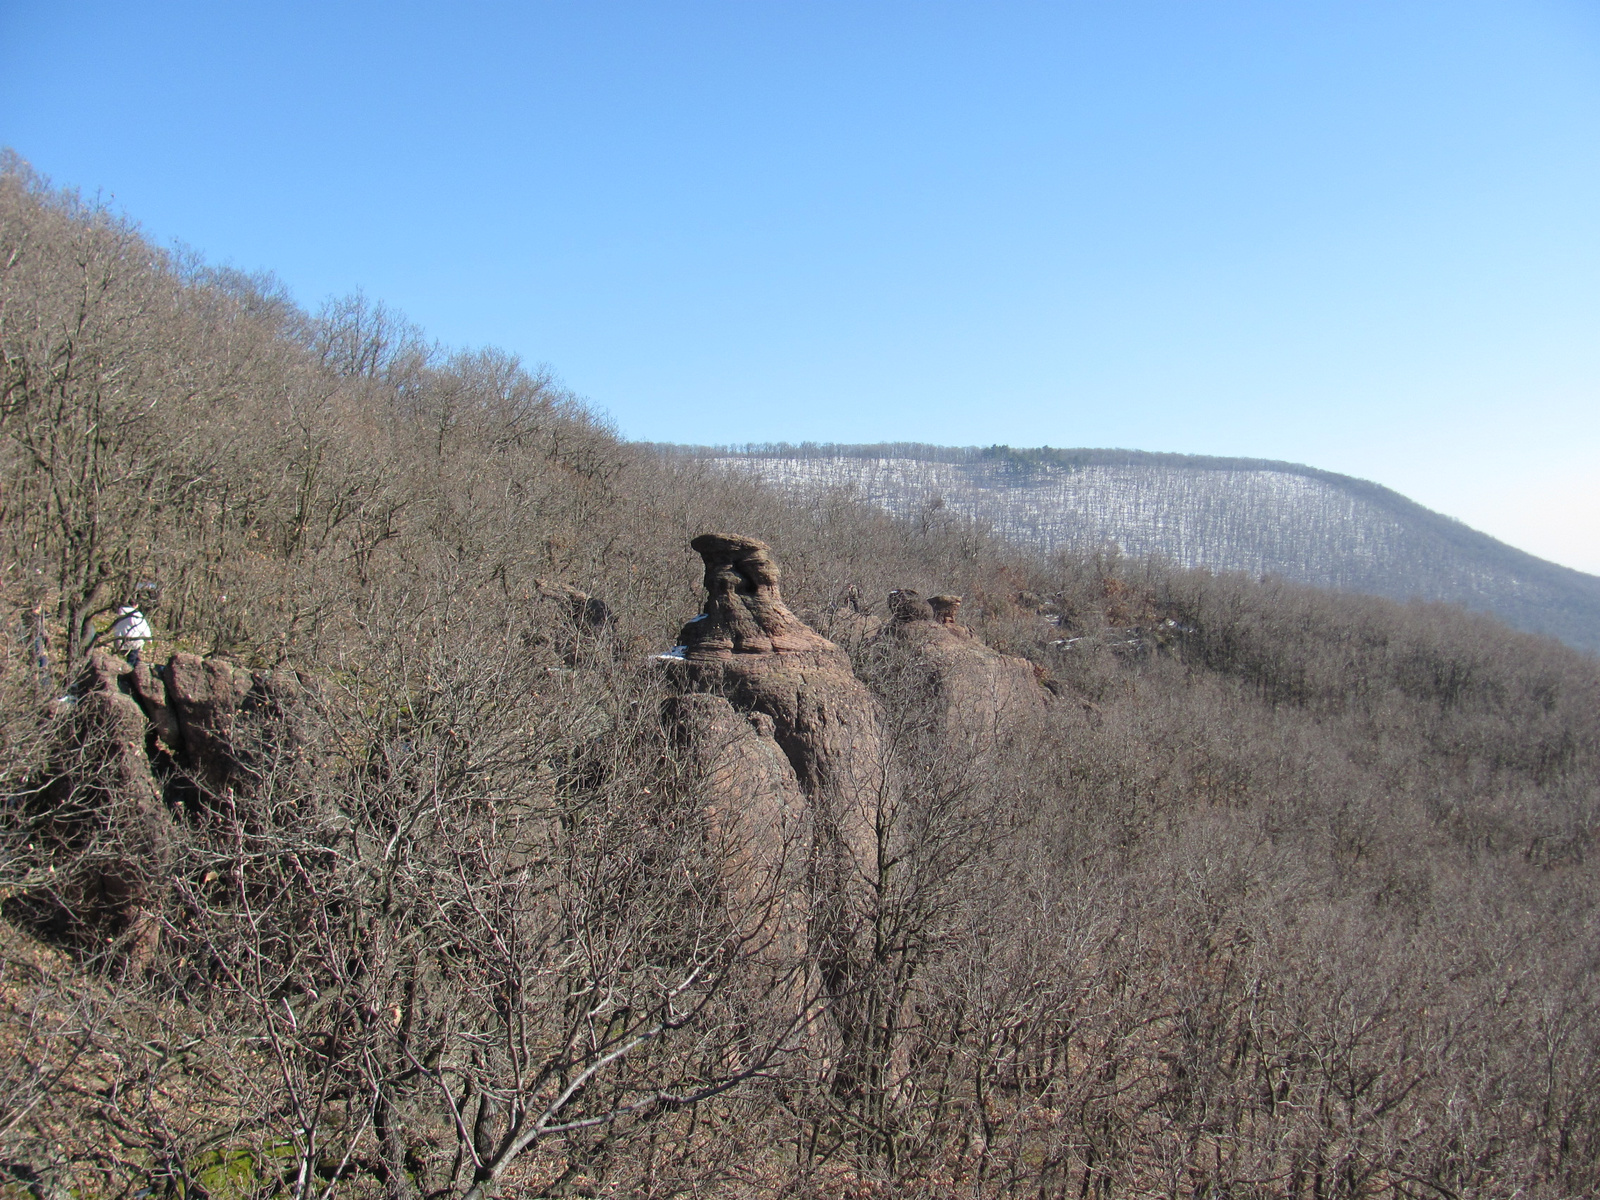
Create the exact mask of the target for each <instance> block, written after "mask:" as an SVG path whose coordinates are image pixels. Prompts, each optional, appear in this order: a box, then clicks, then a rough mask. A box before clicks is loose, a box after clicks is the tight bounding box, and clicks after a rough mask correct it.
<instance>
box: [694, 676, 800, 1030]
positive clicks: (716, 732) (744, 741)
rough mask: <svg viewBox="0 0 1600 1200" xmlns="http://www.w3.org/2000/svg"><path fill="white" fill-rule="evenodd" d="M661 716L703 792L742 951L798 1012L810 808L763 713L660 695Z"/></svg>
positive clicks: (706, 698) (697, 696)
mask: <svg viewBox="0 0 1600 1200" xmlns="http://www.w3.org/2000/svg"><path fill="white" fill-rule="evenodd" d="M666 718H667V721H668V723H669V725H670V726H671V728H672V729H673V730H674V732H675V733H676V734H677V736H678V739H679V741H680V743H681V744H682V745H683V746H684V747H685V749H686V751H687V753H688V756H689V760H690V762H691V764H692V765H693V767H694V768H695V771H696V774H697V776H698V783H699V791H700V795H701V796H703V797H704V799H705V812H706V816H707V817H708V825H709V829H710V836H711V837H712V839H713V840H714V843H715V845H714V851H715V853H716V856H717V860H718V862H719V864H720V871H721V875H722V880H723V887H724V891H725V894H726V896H727V901H728V905H729V909H730V913H731V915H732V917H733V919H734V920H735V922H736V924H737V926H738V927H739V929H740V931H741V933H742V934H743V936H744V938H745V939H746V940H745V948H746V952H747V953H748V954H750V955H751V957H752V958H754V959H755V960H756V961H758V962H760V963H762V964H763V965H764V966H765V967H766V968H767V972H766V974H767V976H768V981H767V986H768V987H769V988H771V989H776V991H777V992H778V993H780V994H781V997H782V998H783V1001H784V1007H785V1008H786V1009H787V1010H788V1011H789V1012H790V1013H791V1014H792V1015H793V1016H796V1017H797V1016H798V1015H799V1014H800V1013H801V1012H802V1011H803V1009H804V1007H805V1002H806V1000H805V998H806V995H807V991H808V987H807V985H808V982H809V976H810V967H809V955H808V953H807V949H808V938H807V920H808V913H809V907H810V905H809V895H808V893H807V878H808V874H809V867H810V856H811V850H812V843H813V837H812V829H811V813H810V806H809V805H808V804H807V803H806V797H805V793H804V792H803V791H802V790H801V788H800V781H799V780H798V779H797V778H796V777H795V773H794V768H793V767H791V766H790V765H789V760H788V758H787V757H785V756H784V753H783V751H782V750H781V749H780V748H779V747H778V743H777V742H776V741H775V740H774V739H773V736H772V733H773V729H774V724H773V721H772V719H771V718H770V717H768V716H767V715H766V714H764V713H750V714H748V715H741V714H739V713H737V712H735V711H734V709H733V706H732V705H731V704H729V703H728V702H727V701H726V700H724V699H723V698H722V697H720V696H712V695H708V694H705V693H691V694H689V695H684V696H675V697H673V698H672V699H671V700H670V701H668V703H667V706H666Z"/></svg>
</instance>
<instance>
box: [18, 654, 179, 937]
mask: <svg viewBox="0 0 1600 1200" xmlns="http://www.w3.org/2000/svg"><path fill="white" fill-rule="evenodd" d="M132 676H133V668H131V667H130V666H129V665H128V664H127V663H126V662H124V661H123V660H122V659H120V658H118V657H116V656H115V655H113V654H111V653H109V652H108V651H105V650H94V651H92V652H91V653H90V655H89V658H88V660H87V662H86V663H85V664H84V667H83V670H82V672H81V673H80V675H79V676H78V679H77V681H76V682H75V683H74V685H73V688H72V691H71V692H70V693H69V694H68V695H67V696H66V697H65V698H63V700H62V701H59V702H57V711H58V713H59V716H60V719H61V724H60V727H59V729H58V733H57V738H56V743H55V749H54V752H53V753H52V755H51V759H50V764H49V768H48V770H47V772H46V775H45V777H44V778H42V779H40V780H38V781H36V782H35V784H34V785H33V786H31V787H29V788H27V789H25V791H24V793H23V794H22V795H21V796H20V797H18V798H17V799H18V800H19V801H20V808H21V811H22V816H23V819H24V820H25V821H26V822H27V827H28V832H29V839H30V843H31V844H30V851H31V856H32V859H33V865H34V867H35V870H34V871H33V872H31V873H30V874H33V875H34V876H35V877H42V878H43V879H44V880H47V881H48V882H41V883H40V884H39V885H38V886H35V887H31V888H27V889H25V890H22V891H19V892H17V893H15V894H14V895H12V896H10V897H8V898H7V899H6V901H5V915H6V916H7V918H9V919H10V920H12V921H14V922H16V923H17V924H19V925H22V926H23V927H25V928H30V929H33V930H34V931H36V932H37V933H39V934H41V935H43V936H45V937H47V938H48V939H49V940H51V941H55V942H58V943H62V944H65V945H70V946H74V947H76V948H78V949H79V950H81V951H84V952H87V953H88V954H90V955H92V956H93V955H100V954H103V953H105V952H106V951H107V950H108V949H111V950H113V951H118V952H124V953H126V954H127V955H129V956H130V957H131V958H133V959H134V961H136V962H137V961H139V960H142V959H143V958H144V957H146V956H147V955H148V953H149V951H150V950H151V949H153V947H154V945H155V939H156V936H157V928H156V925H155V923H154V921H153V919H152V918H151V917H150V915H149V914H150V910H151V908H152V907H153V905H154V903H155V901H156V899H157V898H158V896H159V894H160V893H161V892H162V891H163V890H164V889H165V886H166V879H167V874H168V860H169V857H170V853H171V849H170V847H171V834H172V822H171V819H170V817H169V816H168V813H167V810H166V807H165V806H164V804H163V803H162V797H161V787H160V785H159V784H158V783H157V781H156V778H155V775H154V773H153V772H152V771H151V769H150V759H149V756H148V754H147V751H146V734H147V732H148V730H149V722H148V721H147V720H146V718H145V714H144V712H143V710H142V709H141V708H140V706H139V703H138V702H137V701H136V700H135V699H134V697H133V696H132V695H130V694H129V692H130V691H131V690H132V687H133V679H132Z"/></svg>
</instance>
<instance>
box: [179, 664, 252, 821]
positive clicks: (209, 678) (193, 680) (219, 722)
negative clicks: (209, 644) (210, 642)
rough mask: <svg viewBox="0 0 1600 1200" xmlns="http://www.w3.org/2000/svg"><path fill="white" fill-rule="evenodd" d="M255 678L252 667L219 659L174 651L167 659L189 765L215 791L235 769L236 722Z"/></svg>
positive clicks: (196, 778) (202, 782) (221, 787)
mask: <svg viewBox="0 0 1600 1200" xmlns="http://www.w3.org/2000/svg"><path fill="white" fill-rule="evenodd" d="M251 683H252V679H251V675H250V672H249V671H246V670H243V669H242V668H239V667H235V666H233V665H232V664H230V663H228V662H225V661H224V660H222V659H220V658H201V657H200V656H199V655H197V654H174V655H173V656H172V661H171V662H169V663H168V664H167V672H166V695H167V702H168V704H169V705H170V706H171V708H172V711H173V712H174V713H175V714H176V716H177V722H178V728H179V730H180V731H181V735H182V738H183V746H184V751H185V755H186V758H187V763H186V765H187V766H188V768H189V770H190V772H191V773H192V774H193V775H194V777H195V780H196V781H197V782H198V783H200V784H201V785H202V786H203V787H205V788H207V789H208V790H210V791H212V792H220V791H221V790H222V789H223V788H224V787H225V786H226V785H227V783H228V780H229V778H230V776H232V775H233V773H234V770H235V767H236V761H235V757H234V754H233V736H232V735H233V725H234V721H235V719H236V718H237V716H238V712H239V706H240V705H241V704H242V703H243V701H244V698H245V696H246V695H248V694H249V692H250V686H251Z"/></svg>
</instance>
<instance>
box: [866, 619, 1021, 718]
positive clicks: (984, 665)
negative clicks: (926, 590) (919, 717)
mask: <svg viewBox="0 0 1600 1200" xmlns="http://www.w3.org/2000/svg"><path fill="white" fill-rule="evenodd" d="M960 607H961V597H959V596H934V597H933V598H932V599H930V600H924V599H923V598H922V597H921V596H920V595H918V594H917V593H916V592H914V591H911V590H909V589H901V590H897V591H894V592H891V593H889V611H890V614H891V619H890V621H889V623H888V624H887V625H886V626H885V627H884V629H883V630H882V631H881V632H880V633H879V635H878V637H877V638H876V639H875V644H876V645H877V646H878V647H879V648H880V649H883V650H887V651H892V652H894V654H893V655H891V657H893V658H895V659H896V661H895V662H894V663H893V664H892V669H891V670H890V671H889V672H887V673H886V678H885V681H884V686H886V687H887V688H888V689H889V690H890V691H891V692H895V693H898V694H896V695H892V696H888V697H886V699H887V700H888V701H889V702H890V703H895V704H914V705H918V706H925V709H926V711H927V715H928V716H929V718H930V720H931V721H932V723H933V725H934V727H935V730H936V732H937V734H938V736H939V737H940V739H941V740H942V741H943V742H944V743H945V745H946V746H947V747H948V748H955V747H957V746H965V747H967V748H972V749H976V748H981V747H984V746H994V745H996V744H998V743H1001V742H1004V741H1005V740H1006V739H1008V738H1009V737H1010V736H1011V735H1012V734H1013V733H1015V732H1017V731H1019V730H1020V729H1021V728H1022V727H1024V726H1025V725H1026V724H1027V723H1030V722H1033V721H1036V720H1038V719H1039V718H1040V717H1041V716H1042V715H1043V713H1044V706H1045V695H1046V693H1045V690H1044V689H1043V688H1042V687H1041V686H1040V684H1039V682H1038V679H1037V677H1036V674H1035V672H1034V669H1033V664H1032V663H1030V662H1029V661H1028V660H1027V659H1025V658H1016V657H1013V656H1011V655H1009V654H1001V653H1000V652H999V651H998V650H994V649H992V648H990V647H989V646H986V645H984V643H983V642H982V641H980V640H979V639H978V637H977V635H975V634H974V633H973V632H972V630H971V629H969V628H967V626H965V625H963V624H961V623H960V622H959V621H958V620H957V619H956V616H957V613H958V612H959V610H960ZM891 676H892V679H891V678H890V677H891Z"/></svg>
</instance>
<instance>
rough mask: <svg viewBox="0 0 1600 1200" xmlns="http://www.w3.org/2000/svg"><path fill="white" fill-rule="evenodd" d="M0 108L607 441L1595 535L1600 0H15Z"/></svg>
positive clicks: (166, 223) (1598, 499) (1589, 539)
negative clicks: (760, 447) (1165, 465)
mask: <svg viewBox="0 0 1600 1200" xmlns="http://www.w3.org/2000/svg"><path fill="white" fill-rule="evenodd" d="M0 142H3V143H5V144H9V145H11V146H12V147H14V148H15V149H16V150H17V151H18V152H20V153H21V154H22V155H23V156H24V157H25V158H27V159H28V160H29V161H31V162H32V163H33V164H34V166H35V167H36V168H37V169H39V170H40V171H42V172H43V173H45V174H46V175H48V176H50V177H51V178H53V179H54V180H55V181H56V182H58V183H62V184H72V185H76V186H79V187H81V188H82V189H84V190H85V191H87V192H96V191H98V192H100V193H102V194H103V195H104V196H105V197H107V198H109V199H112V200H113V201H114V203H115V204H116V205H117V206H118V207H120V208H121V209H123V210H124V211H126V212H127V213H129V214H130V215H131V216H133V217H134V218H136V219H137V220H139V221H140V222H141V223H142V224H143V226H144V227H145V229H146V231H147V232H148V233H149V234H150V235H151V236H153V237H155V238H156V239H158V240H160V241H163V242H165V241H171V240H181V241H182V242H184V243H186V244H188V245H190V246H192V247H194V248H196V249H198V250H200V251H201V252H203V253H204V254H205V255H206V256H207V257H209V258H210V259H212V260H214V261H218V262H224V263H230V264H232V265H234V266H238V267H242V268H245V269H250V270H254V269H270V270H272V271H274V272H275V273H276V274H277V275H278V276H279V277H280V278H281V279H282V280H283V281H284V282H285V283H287V284H288V285H289V287H290V288H291V289H292V291H293V292H294V294H295V295H296V296H297V297H298V298H299V299H300V301H301V302H302V303H303V304H305V305H306V306H308V307H313V308H314V307H315V306H316V305H317V304H318V303H319V302H320V301H321V300H322V299H323V298H324V297H326V296H329V295H333V294H341V293H345V292H348V291H351V290H353V289H356V288H361V289H364V290H365V291H366V293H367V294H368V295H369V296H372V297H374V298H378V299H382V300H384V301H386V302H388V303H390V304H393V305H394V306H396V307H397V308H399V309H401V310H403V311H404V312H405V313H407V314H408V315H409V316H410V317H411V318H412V319H413V320H415V321H417V322H418V323H419V324H420V325H422V326H423V327H424V328H425V329H426V330H427V331H428V332H429V333H430V334H432V335H433V336H436V337H438V338H440V339H442V340H443V341H446V342H449V343H452V344H461V345H468V344H470V345H478V344H494V345H499V346H503V347H505V348H507V349H510V350H513V351H515V352H517V353H519V354H520V355H522V356H523V357H524V358H525V359H526V360H527V361H529V362H530V363H547V364H549V366H550V367H551V368H552V369H553V370H554V372H555V373H556V374H557V375H558V376H559V377H560V378H561V379H562V380H564V381H565V382H566V383H567V385H568V386H570V387H571V388H573V389H574V390H575V391H576V392H578V393H579V394H581V395H583V396H584V397H586V398H587V399H589V400H590V401H591V402H592V403H593V404H595V405H596V406H598V407H600V408H602V409H604V410H605V411H606V412H608V413H609V414H610V415H611V417H612V418H613V419H614V420H615V422H616V423H617V425H618V427H619V428H620V430H621V431H622V432H623V433H624V434H625V435H627V436H630V437H638V438H647V439H655V440H671V441H693V442H747V441H768V440H787V441H800V440H806V439H809V440H815V441H841V442H857V441H878V440H914V441H927V442H941V443H951V444H971V443H978V444H989V443H993V442H1007V443H1010V444H1012V445H1041V444H1048V445H1053V446H1123V447H1134V448H1140V449H1149V450H1173V451H1183V452H1190V453H1204V454H1241V455H1256V456H1261V457H1268V458H1282V459H1289V460H1293V461H1297V462H1306V463H1310V464H1313V465H1315V466H1319V467H1323V468H1327V469H1330V470H1335V471H1343V472H1347V473H1349V474H1353V475H1358V476H1361V477H1364V478H1369V479H1375V480H1377V481H1379V482H1381V483H1384V484H1387V485H1389V486H1391V487H1394V488H1396V489H1398V490H1399V491H1401V492H1404V493H1406V494H1407V495H1410V496H1412V497H1413V498H1415V499H1417V500H1419V501H1421V502H1422V503H1424V504H1427V505H1429V506H1430V507H1433V508H1437V509H1439V510H1440V511H1443V512H1447V513H1450V514H1451V515H1453V516H1457V517H1460V518H1461V519H1463V520H1465V521H1467V522H1468V523H1469V524H1472V525H1474V526H1476V527H1478V528H1481V529H1484V530H1486V531H1488V532H1490V533H1492V534H1494V535H1496V536H1498V537H1501V538H1504V539H1505V540H1507V541H1509V542H1511V543H1513V544H1515V545H1518V546H1521V547H1523V548H1525V549H1528V550H1531V551H1533V552H1534V553H1537V554H1540V555H1543V556H1545V557H1548V558H1551V559H1554V560H1556V561H1558V562H1563V563H1566V564H1568V565H1570V566H1575V567H1578V568H1580V569H1583V570H1588V571H1592V572H1597V573H1600V468H1597V466H1596V463H1597V460H1600V7H1597V6H1596V5H1594V4H1592V3H1588V2H1578V0H1548V2H1547V0H1519V2H1516V3H1500V2H1478V0H1448V2H1444V0H1440V2H1430V3H1420V2H1413V0H1327V2H1323V0H1270V2H1268V0H1263V2H1259V3H1234V2H1228V0H1216V2H1211V0H1183V2H1168V3H1156V2H1151V3H1143V2H1140V0H1101V2H1099V3H1093V4H1080V3H1067V2H1061V3H1052V4H1035V3H1011V2H1007V0H988V2H985V3H977V2H964V3H947V2H942V0H918V2H917V3H909V2H904V3H889V2H882V3H879V2H873V0H854V2H852V3H842V2H834V0H806V2H804V3H801V2H798V0H791V2H778V0H772V2H766V0H728V2H720V3H710V2H698V0H674V2H672V3H667V2H664V0H663V2H658V3H653V4H642V3H608V2H606V0H586V2H582V3H580V2H578V0H572V2H569V3H561V4H553V3H539V2H525V3H503V4H492V3H471V2H465V3H451V4H432V5H425V4H410V3H384V4H377V3H373V4H359V3H345V4H341V3H337V2H329V3H321V4H315V5H313V4H296V3H274V4H272V5H255V6H245V5H226V4H215V3H204V4H201V3H190V4H186V3H163V2H159V0H156V2H150V3H132V4H130V3H127V2H126V0H123V2H122V3H117V4H111V3H99V2H96V0H85V2H80V3H77V4H73V5H64V4H61V3H59V2H58V0H52V2H50V3H45V2H42V0H5V2H4V3H0Z"/></svg>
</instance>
